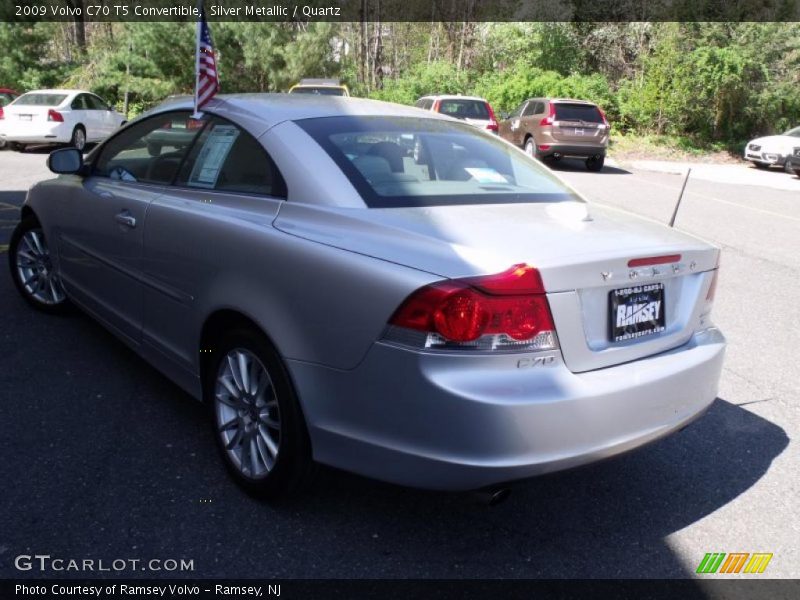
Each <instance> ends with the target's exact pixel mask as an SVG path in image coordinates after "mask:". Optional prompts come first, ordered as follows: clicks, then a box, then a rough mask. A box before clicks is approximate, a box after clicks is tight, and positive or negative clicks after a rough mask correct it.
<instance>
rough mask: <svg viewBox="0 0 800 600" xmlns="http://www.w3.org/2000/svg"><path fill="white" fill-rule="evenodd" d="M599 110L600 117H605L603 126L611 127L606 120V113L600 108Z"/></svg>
mask: <svg viewBox="0 0 800 600" xmlns="http://www.w3.org/2000/svg"><path fill="white" fill-rule="evenodd" d="M597 110H598V111H599V112H600V116H601V117H603V124H604V125H605V126H606V127H610V125H609V124H608V119H606V113H604V112H603V109H602V108H600V107H599V106H598V107H597Z"/></svg>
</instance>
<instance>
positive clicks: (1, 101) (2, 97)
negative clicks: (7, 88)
mask: <svg viewBox="0 0 800 600" xmlns="http://www.w3.org/2000/svg"><path fill="white" fill-rule="evenodd" d="M12 100H14V96H12V95H11V94H7V93H6V92H0V106H7V105H8V104H10V103H11V101H12Z"/></svg>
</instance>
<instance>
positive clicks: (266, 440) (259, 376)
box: [214, 348, 281, 479]
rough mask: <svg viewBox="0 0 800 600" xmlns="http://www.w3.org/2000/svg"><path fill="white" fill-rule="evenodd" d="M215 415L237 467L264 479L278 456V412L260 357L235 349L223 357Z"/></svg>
mask: <svg viewBox="0 0 800 600" xmlns="http://www.w3.org/2000/svg"><path fill="white" fill-rule="evenodd" d="M214 414H215V417H216V426H217V432H218V435H219V436H220V437H221V440H222V445H223V447H224V449H225V452H226V453H227V455H228V458H229V459H230V462H231V463H232V464H233V465H234V466H235V467H236V469H237V470H238V471H239V472H240V473H241V474H242V475H243V476H245V477H247V478H249V479H263V478H265V477H266V476H267V475H269V473H270V471H272V469H273V467H274V466H275V463H276V461H277V459H278V453H279V451H280V442H281V415H280V409H279V407H278V399H277V396H276V395H275V387H274V385H273V381H272V378H271V377H270V375H269V372H268V371H267V369H266V368H265V367H264V364H263V363H262V362H261V361H260V360H259V358H258V357H257V356H256V355H255V354H253V353H252V352H250V351H249V350H246V349H244V348H234V349H233V350H231V351H230V352H228V353H227V354H226V355H225V356H224V357H223V359H222V361H221V363H220V366H219V369H218V372H217V378H216V382H215V389H214Z"/></svg>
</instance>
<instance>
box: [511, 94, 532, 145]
mask: <svg viewBox="0 0 800 600" xmlns="http://www.w3.org/2000/svg"><path fill="white" fill-rule="evenodd" d="M528 104H530V103H529V102H527V101H525V102H523V103H522V104H520V105H519V106H518V107H517V110H515V111H514V112H513V113H512V114H511V116H510V117H508V126H509V137H508V140H509V141H510V142H512V143H513V144H515V145H517V146H522V143H523V141H524V140H525V136H524V132H523V130H522V114H523V112H524V111H525V108H526V107H527V106H528Z"/></svg>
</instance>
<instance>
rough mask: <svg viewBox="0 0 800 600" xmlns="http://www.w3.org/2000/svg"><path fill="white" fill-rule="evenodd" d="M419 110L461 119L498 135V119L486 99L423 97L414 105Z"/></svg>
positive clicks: (471, 97)
mask: <svg viewBox="0 0 800 600" xmlns="http://www.w3.org/2000/svg"><path fill="white" fill-rule="evenodd" d="M414 106H416V107H417V108H421V109H423V110H429V111H431V112H435V113H440V114H443V115H447V116H448V117H453V118H455V119H460V120H462V121H464V122H465V123H469V124H470V125H472V126H474V127H477V128H478V129H484V130H486V131H490V132H491V133H497V119H496V118H495V116H494V110H492V105H491V104H489V102H488V101H487V100H486V98H479V97H477V96H423V97H422V98H420V99H419V100H417V102H416V103H415V104H414Z"/></svg>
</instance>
